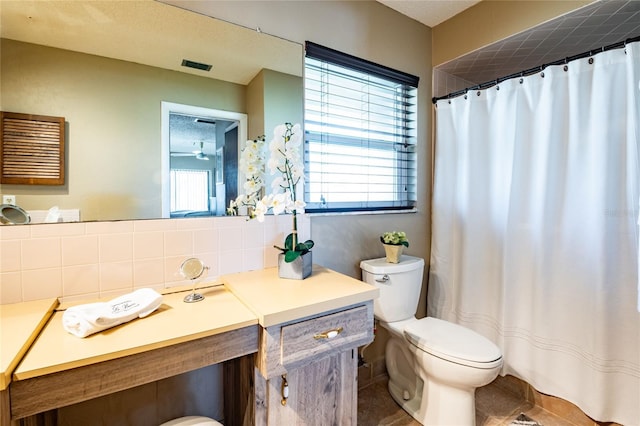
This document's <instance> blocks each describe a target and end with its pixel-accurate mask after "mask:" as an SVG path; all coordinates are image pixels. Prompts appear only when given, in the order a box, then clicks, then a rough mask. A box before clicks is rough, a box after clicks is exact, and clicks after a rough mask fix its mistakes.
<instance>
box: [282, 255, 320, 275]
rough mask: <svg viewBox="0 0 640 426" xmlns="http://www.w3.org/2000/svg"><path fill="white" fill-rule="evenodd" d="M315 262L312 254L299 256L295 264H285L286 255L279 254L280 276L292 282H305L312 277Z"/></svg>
mask: <svg viewBox="0 0 640 426" xmlns="http://www.w3.org/2000/svg"><path fill="white" fill-rule="evenodd" d="M312 267H313V261H312V258H311V252H307V253H306V254H303V255H302V256H298V258H297V259H296V260H294V261H293V262H288V263H287V262H285V260H284V253H280V254H278V276H279V277H280V278H288V279H292V280H304V279H305V278H307V277H308V276H309V275H311V270H312Z"/></svg>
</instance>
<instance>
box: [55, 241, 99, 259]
mask: <svg viewBox="0 0 640 426" xmlns="http://www.w3.org/2000/svg"><path fill="white" fill-rule="evenodd" d="M98 260H99V257H98V237H97V236H96V235H83V236H79V237H75V236H74V237H68V238H63V239H62V266H72V265H88V264H92V263H98Z"/></svg>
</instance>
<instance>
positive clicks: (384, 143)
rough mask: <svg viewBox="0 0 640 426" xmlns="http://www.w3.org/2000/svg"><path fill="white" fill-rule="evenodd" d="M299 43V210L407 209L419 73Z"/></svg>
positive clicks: (412, 187)
mask: <svg viewBox="0 0 640 426" xmlns="http://www.w3.org/2000/svg"><path fill="white" fill-rule="evenodd" d="M305 47H306V55H305V119H304V128H305V179H306V182H305V195H304V196H305V202H306V203H307V206H306V208H305V210H306V211H307V212H335V211H369V210H388V209H410V208H414V207H415V203H416V114H417V105H416V102H417V99H416V97H417V87H418V77H415V76H412V75H409V74H406V73H403V72H400V71H396V70H393V69H390V68H387V67H384V66H381V65H378V64H374V63H372V62H369V61H365V60H362V59H359V58H356V57H354V56H351V55H347V54H344V53H341V52H338V51H335V50H333V49H329V48H326V47H323V46H319V45H317V44H315V43H311V42H306V46H305Z"/></svg>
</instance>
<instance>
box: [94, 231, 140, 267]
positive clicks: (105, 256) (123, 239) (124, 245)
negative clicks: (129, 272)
mask: <svg viewBox="0 0 640 426" xmlns="http://www.w3.org/2000/svg"><path fill="white" fill-rule="evenodd" d="M99 240H100V262H101V263H104V262H124V261H131V260H133V234H131V233H121V234H107V235H100V236H99Z"/></svg>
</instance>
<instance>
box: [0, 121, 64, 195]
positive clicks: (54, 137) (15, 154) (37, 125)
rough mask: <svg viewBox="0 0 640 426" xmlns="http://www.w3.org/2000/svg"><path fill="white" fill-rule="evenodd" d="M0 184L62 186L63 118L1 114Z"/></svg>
mask: <svg viewBox="0 0 640 426" xmlns="http://www.w3.org/2000/svg"><path fill="white" fill-rule="evenodd" d="M0 121H1V122H0V183H6V184H18V185H64V174H65V173H64V172H65V164H64V148H65V121H64V117H49V116H46V115H31V114H20V113H15V112H4V111H3V112H0Z"/></svg>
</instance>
